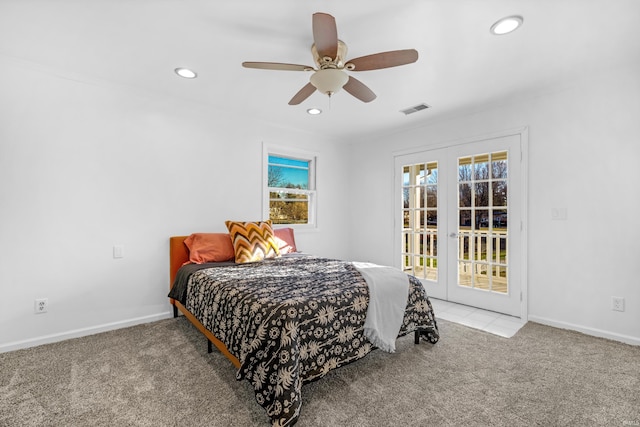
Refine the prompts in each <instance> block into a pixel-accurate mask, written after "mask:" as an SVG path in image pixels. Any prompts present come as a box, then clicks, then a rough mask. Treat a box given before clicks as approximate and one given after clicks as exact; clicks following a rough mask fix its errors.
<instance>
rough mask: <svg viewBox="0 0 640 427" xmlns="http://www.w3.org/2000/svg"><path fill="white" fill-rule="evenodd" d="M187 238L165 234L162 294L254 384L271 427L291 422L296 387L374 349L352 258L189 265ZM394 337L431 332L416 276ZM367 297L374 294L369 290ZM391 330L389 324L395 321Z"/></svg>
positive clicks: (363, 289) (434, 335)
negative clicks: (165, 287)
mask: <svg viewBox="0 0 640 427" xmlns="http://www.w3.org/2000/svg"><path fill="white" fill-rule="evenodd" d="M187 238H188V236H175V237H171V238H170V278H171V289H170V293H169V298H170V301H171V304H172V305H173V310H174V316H178V312H181V313H183V314H184V316H186V318H187V319H188V320H189V321H190V322H191V323H192V324H193V325H194V326H195V327H196V328H197V329H198V330H200V331H201V332H202V333H203V334H204V335H205V337H206V338H207V342H208V346H209V351H211V350H212V345H215V347H217V348H218V350H219V351H220V352H221V353H222V354H224V355H225V356H226V357H227V358H228V359H229V360H230V361H231V363H232V364H233V365H234V366H235V367H236V368H237V374H236V378H237V379H238V380H242V379H245V380H247V381H249V383H251V384H252V385H253V387H254V392H255V397H256V401H257V402H258V404H260V405H261V406H262V407H264V409H265V410H266V413H267V415H268V416H269V417H270V418H271V420H272V424H273V426H291V425H293V424H295V422H296V421H297V419H298V416H299V414H300V408H301V404H302V402H301V387H302V385H303V384H305V383H308V382H310V381H314V380H316V379H319V378H321V377H323V376H324V375H326V374H327V373H328V372H329V371H331V370H332V369H335V368H338V367H340V366H343V365H345V364H348V363H351V362H354V361H356V360H358V359H361V358H363V357H365V356H366V355H367V354H368V353H369V352H371V351H372V350H373V349H375V348H376V346H374V345H373V344H371V342H370V341H369V339H367V338H366V337H365V335H364V328H363V325H364V324H365V321H366V317H367V308H368V303H369V289H368V286H367V282H366V281H365V279H364V277H363V276H362V274H360V272H359V271H358V269H356V268H355V267H354V265H353V264H352V263H348V262H344V261H339V260H332V259H326V258H321V257H315V256H311V255H301V254H299V253H291V254H286V255H283V256H278V257H276V258H273V259H265V260H263V261H260V262H251V263H245V264H236V263H234V262H231V261H228V262H215V263H202V264H192V263H191V264H190V263H188V261H189V259H190V256H189V250H188V248H187V246H186V245H185V240H186V239H187ZM407 277H408V278H409V280H408V282H409V291H408V298H407V303H406V308H405V309H404V314H403V317H402V325H401V327H400V332H399V334H398V335H397V336H398V337H399V336H404V335H407V334H411V333H413V334H414V339H415V342H416V344H417V343H419V341H420V338H421V337H422V338H423V339H426V340H427V341H428V342H430V343H434V344H435V343H436V342H437V341H438V339H439V334H438V328H437V325H436V321H435V318H434V315H433V310H432V307H431V303H430V301H429V299H428V297H427V295H426V293H425V291H424V288H423V286H422V284H421V283H420V281H419V280H418V279H416V278H415V277H413V276H407ZM372 295H373V294H372ZM396 330H397V329H396Z"/></svg>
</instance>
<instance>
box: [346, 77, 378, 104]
mask: <svg viewBox="0 0 640 427" xmlns="http://www.w3.org/2000/svg"><path fill="white" fill-rule="evenodd" d="M342 89H344V90H346V91H347V92H349V93H350V94H351V95H353V96H355V97H356V98H358V99H359V100H360V101H362V102H371V101H373V100H374V99H376V94H375V93H373V92H372V91H371V89H369V88H368V87H367V86H366V85H365V84H364V83H362V82H361V81H360V80H358V79H355V78H353V77H351V76H349V81H347V84H345V85H344V86H343V87H342Z"/></svg>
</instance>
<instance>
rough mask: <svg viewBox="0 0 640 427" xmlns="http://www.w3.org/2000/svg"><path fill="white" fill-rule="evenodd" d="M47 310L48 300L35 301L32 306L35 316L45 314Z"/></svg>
mask: <svg viewBox="0 0 640 427" xmlns="http://www.w3.org/2000/svg"><path fill="white" fill-rule="evenodd" d="M47 308H49V298H39V299H37V300H35V303H34V305H33V312H34V313H35V314H42V313H46V312H47Z"/></svg>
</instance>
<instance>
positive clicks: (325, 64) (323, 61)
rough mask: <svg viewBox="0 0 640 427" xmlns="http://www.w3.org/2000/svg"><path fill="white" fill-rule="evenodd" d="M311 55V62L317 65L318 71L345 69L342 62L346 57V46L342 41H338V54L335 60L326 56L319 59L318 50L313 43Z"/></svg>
mask: <svg viewBox="0 0 640 427" xmlns="http://www.w3.org/2000/svg"><path fill="white" fill-rule="evenodd" d="M311 55H313V60H314V61H315V62H316V64H318V69H320V70H324V69H327V68H338V69H342V68H345V63H344V61H345V58H346V57H347V45H346V44H345V43H344V42H343V41H342V40H338V53H337V54H336V57H335V58H330V57H328V56H324V57H320V54H319V53H318V49H316V45H315V43H314V44H312V45H311ZM347 65H349V64H347ZM347 69H348V68H347Z"/></svg>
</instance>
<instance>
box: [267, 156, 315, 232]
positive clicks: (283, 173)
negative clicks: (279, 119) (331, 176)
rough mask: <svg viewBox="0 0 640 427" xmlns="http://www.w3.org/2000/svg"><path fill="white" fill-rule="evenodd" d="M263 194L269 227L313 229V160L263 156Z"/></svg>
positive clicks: (310, 158) (313, 158) (311, 157)
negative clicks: (283, 225)
mask: <svg viewBox="0 0 640 427" xmlns="http://www.w3.org/2000/svg"><path fill="white" fill-rule="evenodd" d="M266 163H267V177H266V178H267V182H266V189H265V194H267V195H268V198H267V199H268V202H267V203H266V206H267V210H268V213H267V212H265V216H266V215H267V214H268V217H269V219H271V221H272V222H273V224H288V225H315V210H316V206H315V176H314V174H315V157H314V156H308V157H307V158H302V157H299V155H298V154H296V155H292V156H287V155H284V154H273V153H267V162H266Z"/></svg>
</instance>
